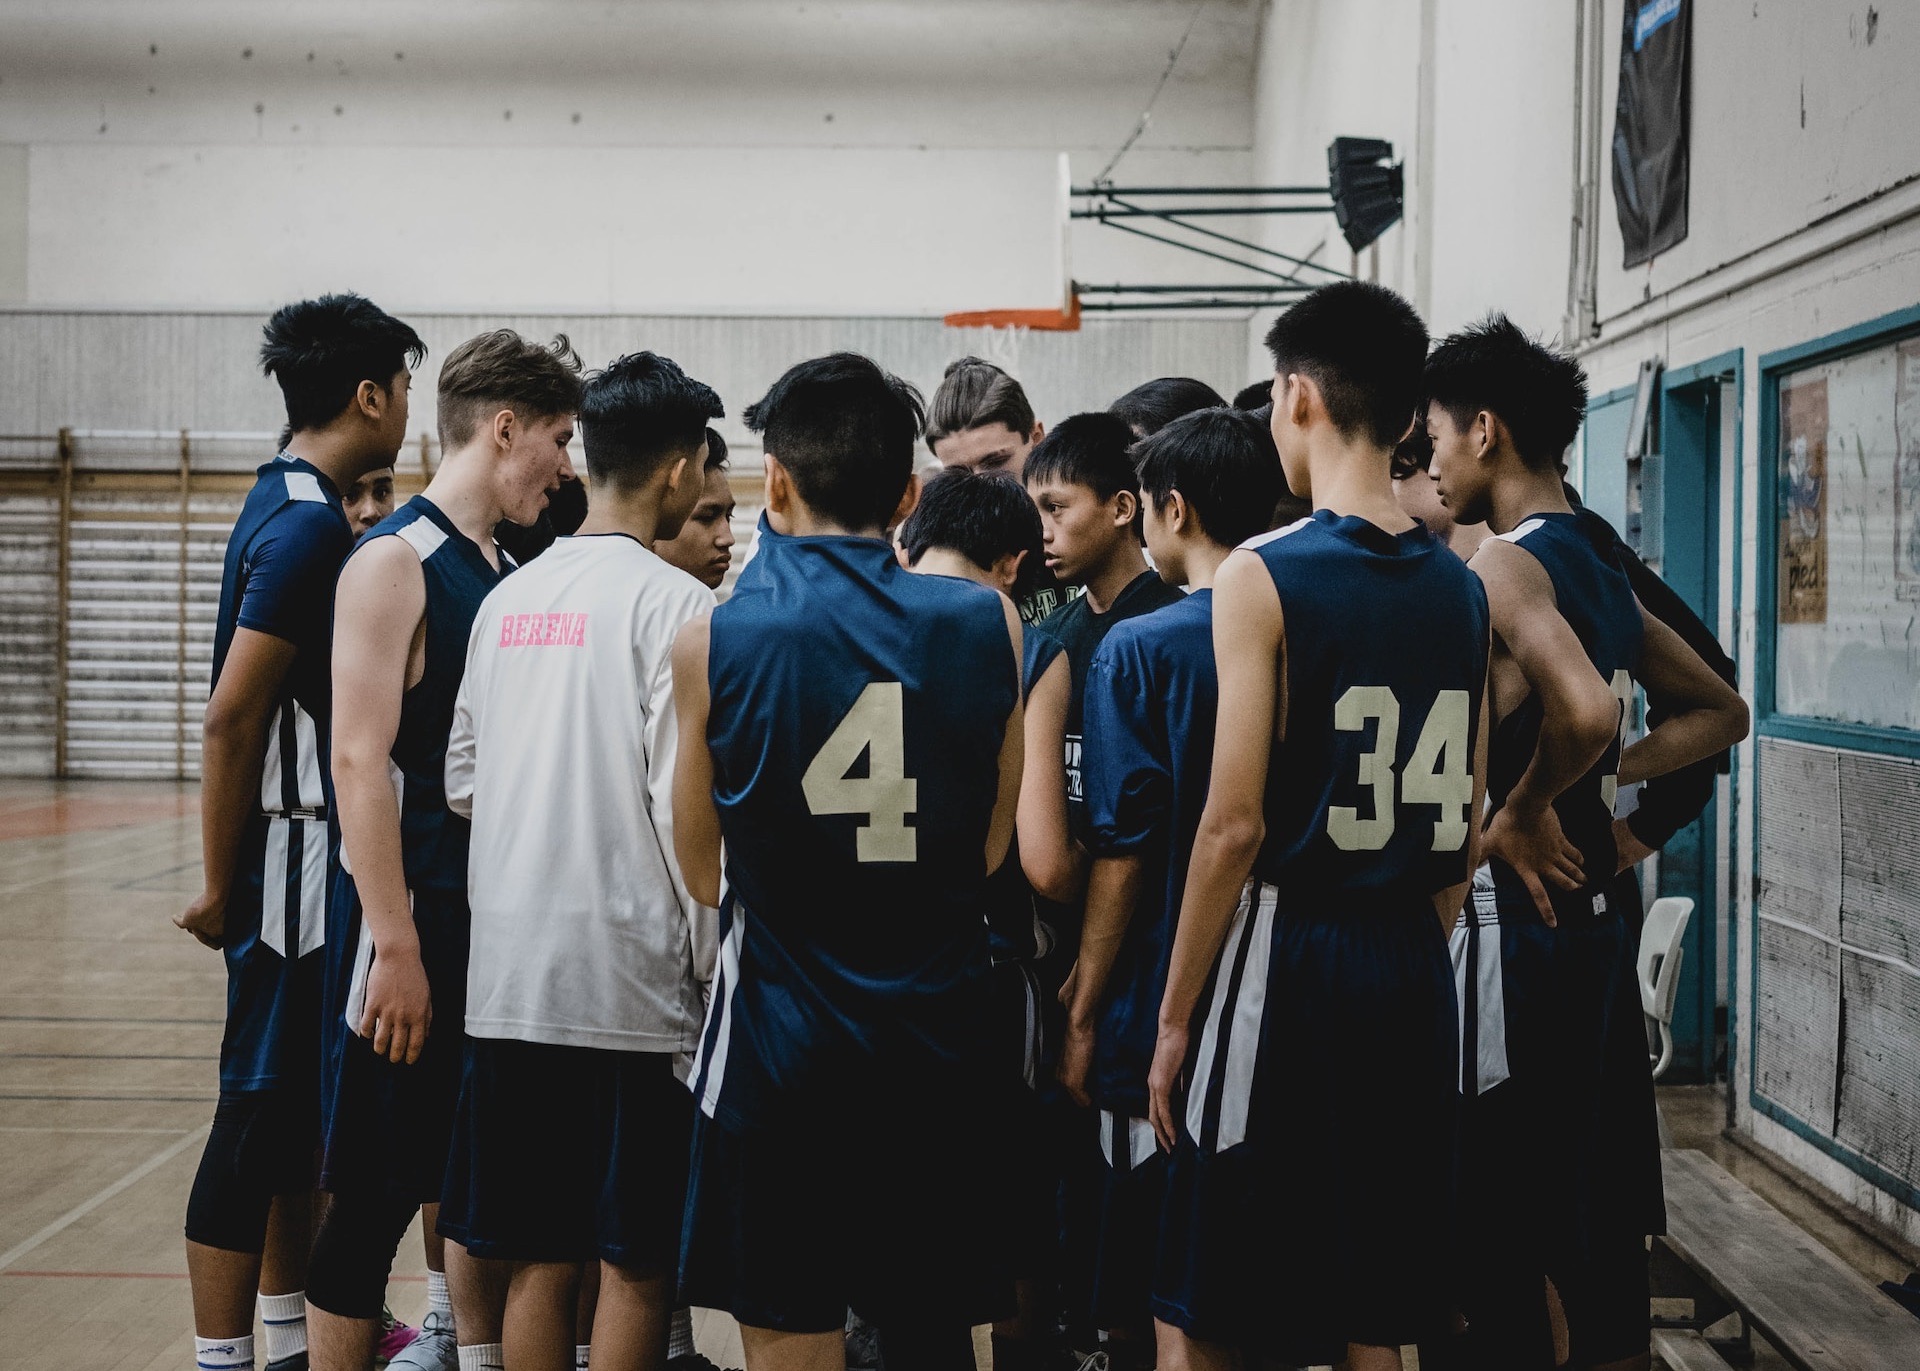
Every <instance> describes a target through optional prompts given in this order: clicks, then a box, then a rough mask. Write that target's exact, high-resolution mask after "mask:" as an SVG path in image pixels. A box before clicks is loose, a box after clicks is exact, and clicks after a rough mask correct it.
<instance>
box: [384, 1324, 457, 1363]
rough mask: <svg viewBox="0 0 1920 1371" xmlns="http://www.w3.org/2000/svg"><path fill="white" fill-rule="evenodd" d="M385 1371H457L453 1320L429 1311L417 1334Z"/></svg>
mask: <svg viewBox="0 0 1920 1371" xmlns="http://www.w3.org/2000/svg"><path fill="white" fill-rule="evenodd" d="M387 1371H460V1351H459V1349H458V1348H457V1347H456V1346H455V1345H454V1341H453V1320H452V1319H450V1318H448V1317H447V1316H446V1315H444V1314H442V1313H441V1312H440V1311H439V1310H438V1309H429V1310H428V1311H427V1316H426V1317H425V1318H424V1319H422V1320H420V1331H419V1333H418V1334H416V1335H415V1337H414V1339H413V1341H412V1342H410V1343H408V1344H407V1345H406V1346H405V1347H403V1348H401V1349H400V1351H399V1352H398V1354H396V1355H395V1356H394V1358H393V1359H392V1360H391V1361H389V1362H388V1363H387Z"/></svg>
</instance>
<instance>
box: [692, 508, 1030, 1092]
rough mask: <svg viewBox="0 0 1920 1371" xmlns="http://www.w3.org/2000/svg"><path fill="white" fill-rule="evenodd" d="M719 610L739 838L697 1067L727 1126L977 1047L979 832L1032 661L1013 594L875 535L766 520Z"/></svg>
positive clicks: (981, 899) (722, 773)
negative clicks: (785, 532)
mask: <svg viewBox="0 0 1920 1371" xmlns="http://www.w3.org/2000/svg"><path fill="white" fill-rule="evenodd" d="M754 565H755V567H756V569H757V570H756V574H755V575H754V576H753V577H752V578H751V580H750V581H748V580H743V581H742V582H741V584H740V588H739V589H737V590H736V591H735V593H734V595H733V597H732V598H731V599H729V600H728V601H727V602H726V603H725V604H723V605H721V606H720V607H719V608H718V609H716V610H715V611H714V614H713V620H712V631H711V647H710V649H709V658H708V684H709V686H710V688H711V692H712V708H711V713H710V715H709V723H708V726H707V742H708V747H709V749H710V750H711V752H712V756H713V767H714V802H715V804H716V806H717V807H718V809H719V812H720V824H721V831H722V835H723V837H724V839H725V847H726V890H725V892H724V895H723V898H722V906H721V913H720V918H721V948H720V964H719V968H718V970H717V973H716V977H715V982H714V991H713V1001H712V1007H711V1009H710V1010H709V1012H708V1017H707V1024H706V1028H705V1030H704V1032H703V1034H702V1041H701V1048H700V1056H699V1059H698V1061H697V1062H696V1064H695V1067H694V1080H693V1086H694V1090H695V1093H696V1095H697V1097H698V1099H699V1101H700V1106H701V1108H702V1109H703V1110H704V1111H705V1112H706V1113H707V1114H708V1115H709V1116H711V1117H713V1118H715V1119H717V1120H718V1121H720V1122H721V1123H723V1124H725V1125H727V1126H729V1127H732V1128H736V1129H738V1128H744V1127H751V1126H755V1125H758V1124H760V1123H763V1122H765V1121H766V1120H767V1119H768V1118H769V1117H770V1116H771V1115H773V1114H774V1113H775V1112H776V1111H779V1110H788V1111H791V1110H794V1109H796V1108H804V1109H806V1110H808V1111H809V1112H811V1111H812V1110H815V1109H818V1108H820V1107H822V1106H823V1105H826V1104H828V1103H829V1102H845V1101H848V1100H851V1099H853V1098H855V1097H856V1096H857V1094H858V1092H860V1091H862V1090H865V1089H869V1088H870V1087H871V1086H872V1085H873V1083H874V1082H876V1081H882V1082H884V1081H886V1080H888V1079H893V1078H900V1079H906V1078H907V1075H908V1073H910V1075H911V1077H912V1078H915V1079H918V1080H922V1081H924V1080H926V1078H927V1077H928V1076H929V1075H930V1074H935V1073H938V1072H940V1071H942V1070H945V1069H949V1068H958V1067H961V1066H971V1065H972V1064H973V1063H972V1059H973V1057H974V1056H975V1055H976V1054H977V1053H978V1052H979V1050H980V1044H981V1042H982V1040H983V1038H984V1037H985V1033H984V1016H985V1015H986V1013H987V996H988V991H989V979H988V978H989V975H990V964H989V961H988V951H987V927H986V922H985V919H984V918H983V910H984V909H985V907H986V876H987V871H986V860H985V852H986V843H987V830H988V828H989V825H990V823H991V820H992V816H993V808H994V803H995V800H996V798H997V796H998V793H999V782H1000V768H999V759H1000V749H1001V745H1002V742H1003V740H1004V738H1005V734H1006V727H1007V720H1008V717H1009V716H1010V715H1011V714H1012V712H1013V709H1014V706H1015V703H1016V702H1017V701H1018V699H1019V691H1020V679H1019V664H1018V661H1017V659H1016V656H1015V653H1014V648H1013V642H1012V638H1011V636H1010V634H1009V633H1008V627H1007V621H1006V613H1005V610H1004V608H1003V607H1002V601H1001V599H1000V597H999V596H998V595H996V594H994V593H993V592H992V591H990V590H987V589H985V588H984V587H981V586H978V585H975V584H973V583H972V582H969V581H962V580H957V579H953V578H950V577H944V576H918V575H914V574H912V573H910V572H907V571H903V570H902V569H901V568H900V566H899V565H898V564H897V563H896V562H895V560H894V553H893V549H892V548H891V547H889V546H888V545H887V544H886V543H884V542H882V541H880V540H878V539H874V538H853V537H837V536H829V537H806V538H794V537H785V536H782V535H779V534H774V533H772V532H771V531H767V532H763V534H762V535H761V539H760V544H759V548H758V550H757V551H756V553H755V557H754Z"/></svg>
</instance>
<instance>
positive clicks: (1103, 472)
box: [1021, 410, 1140, 500]
mask: <svg viewBox="0 0 1920 1371" xmlns="http://www.w3.org/2000/svg"><path fill="white" fill-rule="evenodd" d="M1133 444H1134V436H1133V429H1132V428H1130V427H1128V425H1127V421H1126V420H1125V419H1122V418H1121V417H1120V416H1119V415H1117V414H1112V413H1108V412H1106V411H1104V410H1093V411H1090V412H1088V413H1086V414H1075V415H1073V416H1072V417H1070V418H1066V419H1062V420H1061V421H1060V422H1059V423H1058V424H1057V425H1055V426H1054V429H1053V431H1052V432H1051V433H1049V434H1048V435H1047V436H1046V437H1044V438H1042V439H1041V440H1040V441H1039V442H1037V443H1035V444H1034V445H1033V451H1032V452H1030V453H1028V454H1027V464H1026V467H1025V469H1024V470H1023V471H1022V473H1021V474H1022V476H1023V477H1024V478H1025V480H1026V483H1027V485H1028V486H1029V487H1032V486H1036V485H1039V484H1040V483H1041V482H1043V481H1064V482H1066V483H1067V484H1068V485H1076V486H1086V487H1088V488H1089V489H1091V490H1092V491H1093V493H1094V494H1095V495H1097V496H1099V497H1100V498H1101V499H1102V500H1111V499H1112V498H1113V497H1114V495H1116V494H1117V493H1118V492H1120V491H1123V490H1130V491H1132V492H1133V493H1134V494H1135V495H1138V494H1139V493H1140V477H1139V475H1138V473H1136V472H1135V471H1134V469H1133V459H1132V458H1131V457H1129V456H1128V455H1127V449H1129V448H1131V447H1132V446H1133Z"/></svg>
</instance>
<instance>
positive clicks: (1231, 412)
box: [1133, 406, 1287, 547]
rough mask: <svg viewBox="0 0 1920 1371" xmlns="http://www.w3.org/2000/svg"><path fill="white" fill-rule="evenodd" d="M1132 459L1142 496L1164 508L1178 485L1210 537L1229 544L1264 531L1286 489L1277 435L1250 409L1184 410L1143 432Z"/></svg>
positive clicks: (1156, 506) (1154, 504) (1155, 505)
mask: <svg viewBox="0 0 1920 1371" xmlns="http://www.w3.org/2000/svg"><path fill="white" fill-rule="evenodd" d="M1133 460H1134V463H1135V465H1137V466H1138V468H1139V470H1140V491H1141V495H1142V497H1143V498H1145V499H1150V500H1152V501H1153V507H1154V508H1155V509H1156V510H1160V509H1165V508H1166V506H1167V501H1168V499H1169V498H1170V497H1171V496H1172V494H1173V492H1174V491H1176V490H1177V491H1179V492H1180V495H1181V498H1182V499H1184V500H1185V501H1186V502H1187V504H1188V506H1189V507H1190V508H1191V509H1192V510H1193V512H1194V513H1195V514H1197V515H1198V516H1199V518H1200V526H1201V527H1202V528H1203V529H1205V530H1206V532H1207V536H1208V537H1209V538H1211V539H1212V540H1213V541H1214V542H1216V543H1219V544H1221V545H1222V546H1224V547H1238V546H1239V545H1240V544H1241V543H1244V542H1245V541H1246V540H1247V539H1249V538H1251V537H1253V536H1254V534H1256V533H1265V532H1266V531H1267V529H1268V527H1269V526H1270V525H1269V523H1268V520H1269V516H1270V515H1271V513H1272V511H1273V508H1274V506H1275V505H1277V504H1278V503H1279V502H1280V497H1281V496H1282V495H1284V494H1285V493H1286V490H1287V483H1286V478H1285V477H1284V476H1282V475H1281V472H1280V454H1279V453H1278V452H1277V451H1276V450H1275V449H1274V446H1273V435H1272V434H1271V433H1269V432H1267V430H1266V429H1265V428H1264V427H1263V426H1262V425H1261V424H1260V422H1259V421H1258V420H1257V419H1255V418H1254V417H1253V416H1252V415H1250V414H1247V413H1246V412H1245V411H1243V410H1237V409H1231V408H1228V407H1225V406H1221V407H1216V408H1214V409H1201V410H1195V411H1194V412H1193V413H1192V414H1183V415H1182V416H1180V418H1178V419H1175V420H1174V421H1173V422H1172V423H1170V424H1168V425H1167V426H1166V427H1165V428H1163V429H1161V430H1160V431H1159V432H1158V433H1155V434H1153V435H1151V436H1150V437H1146V438H1142V439H1141V440H1140V441H1139V442H1138V443H1136V444H1134V448H1133Z"/></svg>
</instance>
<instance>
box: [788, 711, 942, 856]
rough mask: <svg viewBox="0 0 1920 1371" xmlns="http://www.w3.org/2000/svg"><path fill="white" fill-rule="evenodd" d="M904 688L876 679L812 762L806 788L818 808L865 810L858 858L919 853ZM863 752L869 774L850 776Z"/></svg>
mask: <svg viewBox="0 0 1920 1371" xmlns="http://www.w3.org/2000/svg"><path fill="white" fill-rule="evenodd" d="M904 699H905V697H904V694H903V692H902V691H901V688H900V682H898V681H874V682H872V683H871V684H869V685H868V686H867V688H866V689H865V690H863V691H861V692H860V698H859V699H857V700H855V701H854V702H853V708H852V709H850V710H848V711H847V716H846V718H844V719H842V720H841V721H840V723H839V726H838V727H836V728H835V729H834V730H833V733H832V734H831V735H830V736H829V737H828V738H827V741H826V742H825V743H824V744H822V746H821V748H820V751H819V752H817V753H815V754H814V758H813V760H812V761H811V762H809V763H808V764H807V773H806V775H804V776H802V777H801V778H800V788H801V790H802V791H803V792H805V794H806V797H807V809H808V810H809V811H810V812H812V813H814V814H864V815H866V818H867V822H866V823H864V824H862V825H861V826H860V827H859V828H857V829H855V830H854V858H855V860H857V861H862V862H911V861H915V860H917V859H918V857H919V848H918V845H917V842H916V838H915V834H914V830H913V829H911V828H908V827H907V815H909V814H912V813H914V812H915V807H916V804H917V801H918V790H919V786H918V783H917V782H916V781H915V780H914V779H913V777H911V776H909V775H907V743H906V718H905V704H904ZM862 753H865V754H866V758H867V774H866V775H865V776H849V775H848V774H847V773H848V772H849V771H851V770H853V768H854V765H855V764H856V763H857V762H858V761H859V760H860V756H861V754H862Z"/></svg>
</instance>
